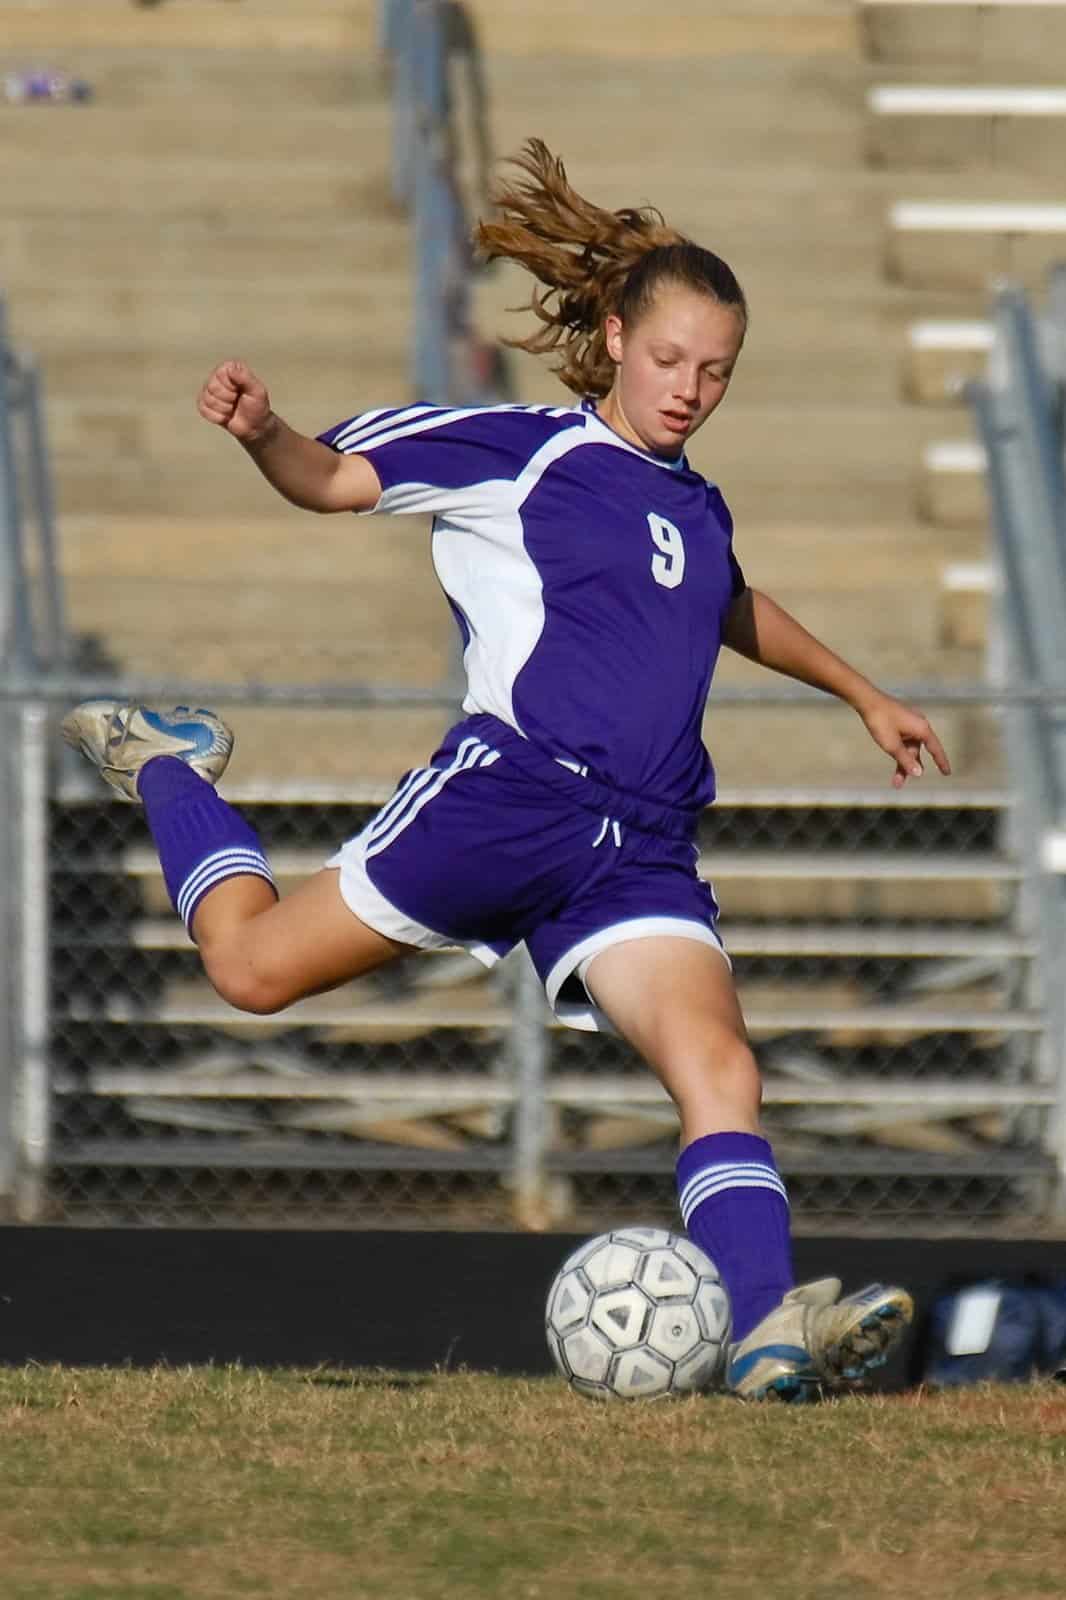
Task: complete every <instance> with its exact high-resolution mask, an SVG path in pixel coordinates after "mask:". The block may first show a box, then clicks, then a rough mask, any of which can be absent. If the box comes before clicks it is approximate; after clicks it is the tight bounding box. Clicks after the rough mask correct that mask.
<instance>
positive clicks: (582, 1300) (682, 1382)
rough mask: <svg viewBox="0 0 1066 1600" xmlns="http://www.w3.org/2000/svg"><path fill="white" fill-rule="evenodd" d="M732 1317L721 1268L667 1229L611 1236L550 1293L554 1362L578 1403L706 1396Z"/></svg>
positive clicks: (718, 1370) (572, 1262) (576, 1260)
mask: <svg viewBox="0 0 1066 1600" xmlns="http://www.w3.org/2000/svg"><path fill="white" fill-rule="evenodd" d="M731 1327H732V1309H731V1307H730V1303H729V1296H728V1294H727V1293H726V1290H725V1286H724V1284H723V1283H722V1280H721V1278H720V1277H719V1275H718V1268H717V1267H716V1266H715V1264H714V1262H713V1261H712V1260H711V1258H710V1256H708V1255H705V1254H704V1252H703V1251H702V1250H700V1249H699V1248H698V1246H696V1245H694V1244H693V1243H692V1241H691V1240H690V1239H686V1238H685V1237H684V1235H682V1234H677V1233H669V1232H667V1230H666V1229H665V1228H615V1229H613V1230H612V1232H610V1233H601V1234H599V1235H597V1237H596V1238H595V1239H588V1240H586V1242H585V1243H584V1244H583V1245H581V1247H580V1248H579V1249H577V1250H575V1251H574V1253H573V1255H572V1256H569V1257H568V1259H567V1260H566V1261H564V1262H563V1264H562V1266H561V1267H560V1268H559V1271H558V1273H557V1274H556V1277H555V1281H554V1282H553V1284H552V1286H551V1289H550V1290H549V1292H548V1305H547V1310H546V1313H545V1328H546V1332H547V1335H548V1348H549V1350H550V1351H551V1353H552V1359H553V1360H554V1362H555V1365H556V1366H557V1367H558V1369H559V1371H560V1372H561V1373H562V1375H563V1377H564V1378H565V1379H566V1380H567V1382H568V1383H569V1384H570V1386H571V1388H573V1389H576V1390H577V1392H578V1394H583V1395H587V1396H589V1397H591V1398H593V1399H602V1400H608V1399H611V1398H618V1399H622V1400H644V1399H647V1400H652V1399H658V1398H659V1397H661V1396H663V1395H683V1394H692V1393H694V1392H696V1391H698V1390H701V1389H709V1388H712V1387H713V1386H714V1384H715V1383H716V1382H717V1381H718V1380H719V1379H720V1377H721V1375H722V1371H723V1369H724V1366H725V1360H726V1354H727V1351H728V1346H729V1336H730V1332H731Z"/></svg>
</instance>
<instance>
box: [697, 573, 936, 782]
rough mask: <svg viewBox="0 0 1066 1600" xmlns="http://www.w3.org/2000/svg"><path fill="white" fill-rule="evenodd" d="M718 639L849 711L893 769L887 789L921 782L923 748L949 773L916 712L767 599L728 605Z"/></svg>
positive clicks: (746, 596)
mask: <svg viewBox="0 0 1066 1600" xmlns="http://www.w3.org/2000/svg"><path fill="white" fill-rule="evenodd" d="M722 639H723V643H725V644H727V645H728V646H729V648H730V649H731V650H735V651H736V652H737V653H738V655H742V656H746V657H747V659H748V660H749V661H757V662H758V663H759V665H760V666H763V667H769V668H770V669H771V671H773V672H781V673H784V675H785V676H786V677H788V678H795V679H796V680H797V681H798V682H800V683H809V684H810V685H811V686H812V687H813V688H815V689H824V690H825V692H826V693H827V694H833V695H836V697H837V698H838V699H839V700H843V701H844V702H845V704H847V705H849V706H851V708H852V710H853V711H855V712H857V713H858V715H859V716H860V717H861V718H862V720H863V722H864V723H865V725H866V730H867V732H868V733H869V735H870V737H871V738H872V739H873V741H874V743H875V744H877V745H880V747H881V749H882V750H884V751H885V752H886V754H888V755H890V756H891V757H892V759H893V761H894V762H895V763H896V770H895V772H894V773H893V775H892V786H893V788H896V789H901V788H902V787H903V785H904V784H905V783H906V781H907V779H908V778H920V777H921V775H922V749H923V748H924V749H926V750H928V752H929V754H930V756H931V757H932V758H933V761H934V763H935V764H936V766H937V767H938V768H939V770H940V771H941V772H942V773H944V775H945V776H947V775H948V774H949V773H950V772H951V763H950V762H949V761H948V758H947V755H946V754H945V752H944V747H943V745H942V744H941V743H940V740H939V739H938V738H937V736H936V734H935V733H934V732H933V729H932V727H931V726H930V724H929V721H928V719H927V718H926V717H925V716H923V714H922V713H921V712H920V711H917V710H915V709H914V708H913V707H911V706H906V705H904V704H903V702H902V701H900V700H896V699H894V698H893V697H892V696H891V695H889V694H885V693H884V691H883V690H881V689H879V688H878V687H877V685H876V684H874V683H871V682H870V680H869V678H864V677H863V675H862V673H861V672H856V670H855V668H854V667H851V666H849V665H848V663H847V662H846V661H844V660H843V659H842V658H841V657H840V656H838V655H836V654H835V652H834V651H832V650H830V649H829V648H828V646H827V645H824V644H822V643H821V641H820V640H819V639H816V638H815V637H814V635H813V634H811V633H808V632H807V630H806V628H804V627H803V626H802V625H801V624H800V623H798V622H797V621H796V619H795V617H793V616H790V615H789V613H788V612H787V611H785V610H784V608H783V607H782V606H779V605H778V604H777V602H776V601H775V600H771V599H770V597H769V595H766V594H763V593H762V592H761V591H760V590H758V589H747V588H746V589H744V590H743V591H742V592H741V593H740V594H739V595H738V596H737V597H736V599H735V600H734V601H733V604H732V607H731V608H730V611H729V614H728V616H727V618H726V625H725V629H724V631H723V635H722Z"/></svg>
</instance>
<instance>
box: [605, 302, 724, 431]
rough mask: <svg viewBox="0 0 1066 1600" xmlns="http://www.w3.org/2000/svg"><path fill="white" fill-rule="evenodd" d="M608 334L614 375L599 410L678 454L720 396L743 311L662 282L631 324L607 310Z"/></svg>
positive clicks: (619, 427)
mask: <svg viewBox="0 0 1066 1600" xmlns="http://www.w3.org/2000/svg"><path fill="white" fill-rule="evenodd" d="M606 334H607V351H608V354H609V355H610V357H611V360H612V361H613V362H614V363H615V378H614V386H613V388H612V389H611V392H610V394H609V395H607V396H606V398H605V399H603V400H601V401H600V404H599V407H598V410H599V414H600V416H601V417H602V418H603V420H604V421H605V422H606V423H608V425H609V426H610V427H612V428H614V429H615V431H616V432H618V433H620V434H621V435H622V437H623V438H626V439H629V440H630V442H631V443H633V444H636V445H639V447H640V448H641V449H642V450H650V451H652V452H653V453H654V454H655V455H659V456H676V455H679V454H680V452H681V451H682V450H683V449H684V447H685V443H686V441H687V440H688V439H691V437H692V435H693V434H694V433H695V432H696V430H697V428H701V427H702V426H703V424H704V423H705V422H706V421H707V418H708V417H709V416H710V414H711V412H712V411H713V410H714V409H715V407H716V406H719V405H721V403H722V401H723V399H724V398H725V392H726V389H727V388H728V387H729V380H730V378H731V377H732V375H733V368H734V367H735V366H736V362H737V357H738V356H739V355H740V347H741V345H742V344H743V342H744V320H743V318H742V316H741V314H740V313H739V311H737V309H736V308H735V307H733V306H723V305H720V304H719V303H718V301H716V300H712V299H711V298H710V297H709V296H708V295H705V294H699V293H698V292H697V291H696V290H694V289H687V288H684V287H682V286H681V285H666V286H664V287H662V288H660V290H659V292H658V294H657V295H656V297H655V299H654V301H653V302H652V305H651V308H650V309H649V310H648V311H647V312H646V313H645V314H644V316H642V317H641V318H640V320H639V321H638V322H637V323H636V324H635V325H631V326H628V327H626V326H624V325H623V323H622V320H621V318H620V317H616V316H609V317H608V318H607V323H606Z"/></svg>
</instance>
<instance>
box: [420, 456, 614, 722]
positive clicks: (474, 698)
mask: <svg viewBox="0 0 1066 1600" xmlns="http://www.w3.org/2000/svg"><path fill="white" fill-rule="evenodd" d="M584 442H585V441H584V438H583V435H582V434H581V432H580V431H577V430H570V431H567V432H566V433H560V434H556V435H555V437H554V438H551V439H549V440H548V441H547V443H546V444H545V445H543V446H542V447H541V449H540V450H538V451H537V453H536V454H535V455H534V456H533V458H532V459H531V460H530V461H529V463H528V464H527V466H526V467H525V468H524V469H523V471H522V472H521V473H520V474H519V476H518V478H517V480H515V481H513V482H512V481H507V482H503V481H500V482H496V483H486V484H481V485H479V487H478V491H477V504H476V506H469V505H468V507H467V508H466V509H465V510H464V514H463V517H462V520H461V521H458V520H457V521H455V522H452V521H450V520H449V518H448V517H447V516H446V515H445V516H438V517H437V518H436V520H435V521H434V524H433V565H434V568H435V569H436V573H437V577H438V578H439V580H440V584H441V588H442V589H443V590H444V592H445V594H446V595H447V596H448V598H449V599H450V600H451V601H452V603H453V604H454V605H455V606H456V607H457V608H458V609H459V611H460V612H461V613H462V615H463V618H464V619H465V622H466V627H467V629H468V630H469V634H470V638H469V641H468V642H467V645H466V648H465V650H464V652H463V665H464V667H465V669H466V676H467V693H466V696H465V698H464V700H463V710H464V711H466V712H479V711H482V712H488V713H490V714H491V715H492V716H494V717H499V719H500V721H501V722H506V723H507V725H508V727H511V728H514V729H515V730H516V732H518V733H522V734H524V733H525V729H524V728H523V727H522V726H521V724H520V722H519V720H518V717H517V716H516V714H515V708H514V687H515V680H516V679H517V677H518V674H519V673H520V672H521V670H522V668H523V667H524V666H525V665H526V663H527V661H528V660H529V658H530V656H531V655H532V654H533V651H534V650H535V648H536V646H537V642H538V640H539V639H540V637H541V634H542V633H543V631H544V621H545V614H544V585H543V582H542V580H541V575H540V573H539V571H538V570H537V567H536V564H535V563H534V561H533V559H532V557H531V556H530V554H529V551H528V550H527V548H526V543H525V529H524V527H523V525H522V514H521V507H522V502H523V501H524V500H525V499H526V497H527V496H528V495H529V494H531V493H532V491H533V489H534V488H535V487H536V485H537V484H538V483H539V482H540V480H541V478H542V477H543V475H544V473H545V472H546V471H547V470H548V468H549V467H550V466H551V465H552V463H553V462H555V461H558V460H559V458H560V457H561V456H564V455H566V454H567V452H568V451H570V450H573V449H575V448H576V447H577V446H578V445H580V444H582V443H584ZM408 487H409V486H408Z"/></svg>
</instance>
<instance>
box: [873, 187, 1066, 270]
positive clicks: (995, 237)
mask: <svg viewBox="0 0 1066 1600" xmlns="http://www.w3.org/2000/svg"><path fill="white" fill-rule="evenodd" d="M945 181H949V180H947V179H946V180H945ZM1000 181H1001V182H1003V183H1008V182H1009V179H1007V178H1001V179H1000ZM887 223H888V227H887V230H886V236H885V248H886V270H887V272H888V274H889V276H890V277H892V278H894V279H896V280H897V281H899V282H901V283H904V284H906V285H907V286H908V287H911V288H915V289H951V290H961V289H968V290H981V291H987V289H988V286H989V284H990V282H992V281H993V280H994V279H996V278H999V277H1010V278H1017V279H1018V280H1019V281H1020V282H1022V283H1023V284H1025V285H1029V284H1033V285H1035V284H1037V283H1039V284H1041V285H1042V283H1043V280H1044V277H1045V275H1046V270H1047V266H1048V264H1049V263H1050V262H1051V261H1052V260H1053V259H1054V258H1055V257H1056V255H1058V254H1059V253H1061V252H1062V250H1063V249H1064V248H1066V205H1059V204H1038V203H1034V202H1027V201H1017V202H1012V201H997V200H987V201H970V200H958V201H955V200H898V201H896V203H895V204H894V205H892V206H891V207H890V208H889V211H888V214H887Z"/></svg>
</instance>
